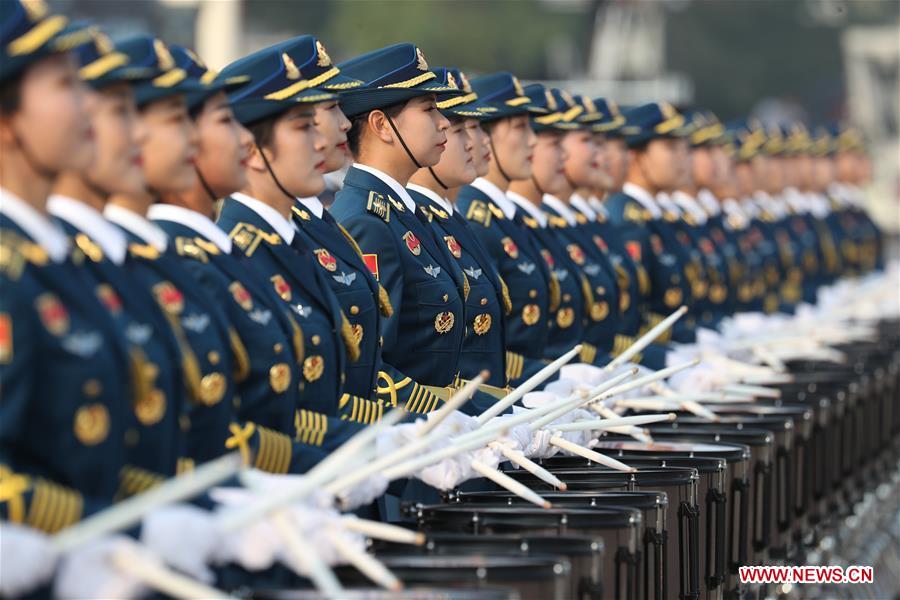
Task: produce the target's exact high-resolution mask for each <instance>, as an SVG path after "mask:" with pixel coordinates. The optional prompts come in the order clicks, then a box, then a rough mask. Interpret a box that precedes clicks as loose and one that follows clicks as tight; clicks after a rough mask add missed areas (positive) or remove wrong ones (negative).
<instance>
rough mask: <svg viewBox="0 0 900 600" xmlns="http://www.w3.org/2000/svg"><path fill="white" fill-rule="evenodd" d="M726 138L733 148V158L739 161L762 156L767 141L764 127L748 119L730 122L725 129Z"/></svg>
mask: <svg viewBox="0 0 900 600" xmlns="http://www.w3.org/2000/svg"><path fill="white" fill-rule="evenodd" d="M725 136H727V137H728V140H729V144H730V145H731V146H732V147H733V150H734V152H733V157H734V159H735V160H737V161H747V160H750V159H752V158H753V157H754V156H756V155H758V154H760V153H761V152H762V151H763V145H764V144H765V143H766V139H767V138H766V132H765V131H764V130H763V128H762V125H760V124H759V123H758V122H756V121H750V120H746V119H740V120H737V121H732V122H729V123H728V125H727V126H726V127H725Z"/></svg>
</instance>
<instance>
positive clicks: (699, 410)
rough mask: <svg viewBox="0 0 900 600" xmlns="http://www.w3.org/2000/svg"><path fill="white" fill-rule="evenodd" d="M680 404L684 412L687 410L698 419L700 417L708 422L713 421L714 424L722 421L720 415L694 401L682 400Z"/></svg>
mask: <svg viewBox="0 0 900 600" xmlns="http://www.w3.org/2000/svg"><path fill="white" fill-rule="evenodd" d="M680 404H681V408H683V409H684V410H686V411H688V412H690V413H692V414H694V415H697V416H698V417H700V418H702V419H706V420H708V421H713V422H718V421H721V418H720V417H719V415H717V414H715V413H714V412H712V411H711V410H709V409H708V408H705V407H704V406H702V405H701V404H699V403H697V402H694V401H693V400H682V401H681V402H680Z"/></svg>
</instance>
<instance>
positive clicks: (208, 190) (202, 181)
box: [194, 162, 274, 203]
mask: <svg viewBox="0 0 900 600" xmlns="http://www.w3.org/2000/svg"><path fill="white" fill-rule="evenodd" d="M268 164H269V163H268V162H267V163H266V165H267V166H268ZM194 172H195V173H197V179H199V180H200V185H201V186H202V187H203V190H204V191H205V192H206V194H207V195H208V196H209V199H210V200H212V201H213V202H214V203H215V202H216V201H217V200H218V198H216V194H215V192H213V190H212V187H210V185H209V183H207V181H206V178H205V177H203V173H201V172H200V169H199V168H197V165H194ZM271 172H272V170H271V169H269V173H271ZM272 177H274V175H272Z"/></svg>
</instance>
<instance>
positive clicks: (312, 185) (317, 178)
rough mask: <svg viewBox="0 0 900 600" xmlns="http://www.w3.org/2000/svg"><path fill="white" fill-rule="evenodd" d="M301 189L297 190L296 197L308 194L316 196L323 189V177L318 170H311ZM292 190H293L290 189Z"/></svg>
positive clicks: (305, 196)
mask: <svg viewBox="0 0 900 600" xmlns="http://www.w3.org/2000/svg"><path fill="white" fill-rule="evenodd" d="M302 188H303V189H301V190H298V192H299V193H298V194H297V197H298V198H308V197H310V196H318V195H319V194H321V193H322V192H324V191H325V177H323V176H322V173H319V172H318V171H313V172H312V173H311V174H310V175H309V177H307V178H306V179H305V180H304V181H303V185H302ZM292 191H293V190H292Z"/></svg>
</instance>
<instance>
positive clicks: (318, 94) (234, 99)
mask: <svg viewBox="0 0 900 600" xmlns="http://www.w3.org/2000/svg"><path fill="white" fill-rule="evenodd" d="M291 41H293V40H288V43H285V42H282V43H280V44H275V45H274V46H269V47H268V48H263V49H262V50H259V51H258V52H254V53H253V54H250V55H249V56H245V57H244V58H241V59H239V60H236V61H235V62H233V63H231V64H230V65H228V66H227V67H225V68H224V69H222V72H221V73H220V74H219V76H220V77H224V78H232V77H244V76H246V77H249V78H250V83H248V84H247V85H244V86H243V87H241V88H240V89H239V90H237V91H235V92H233V93H232V94H231V95H230V96H229V98H230V99H231V106H232V108H233V110H234V114H235V116H236V117H237V119H238V120H239V121H240V122H241V123H243V124H244V125H249V124H251V123H255V122H257V121H260V120H262V119H265V118H268V117H274V116H276V115H279V114H281V113H283V112H284V111H286V110H288V109H290V108H292V107H294V106H296V105H297V104H312V103H316V102H325V101H327V100H334V99H336V98H337V94H335V93H333V92H329V91H327V90H324V89H321V88H318V87H315V86H314V85H313V84H312V80H310V79H307V78H306V77H305V76H304V74H303V72H302V71H301V70H300V68H299V67H298V66H297V63H295V62H294V57H293V56H292V55H291V54H290V53H289V52H288V51H287V48H290V49H291V50H292V51H294V53H295V54H299V51H298V50H296V49H295V48H293V47H291V46H290V42H291Z"/></svg>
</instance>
